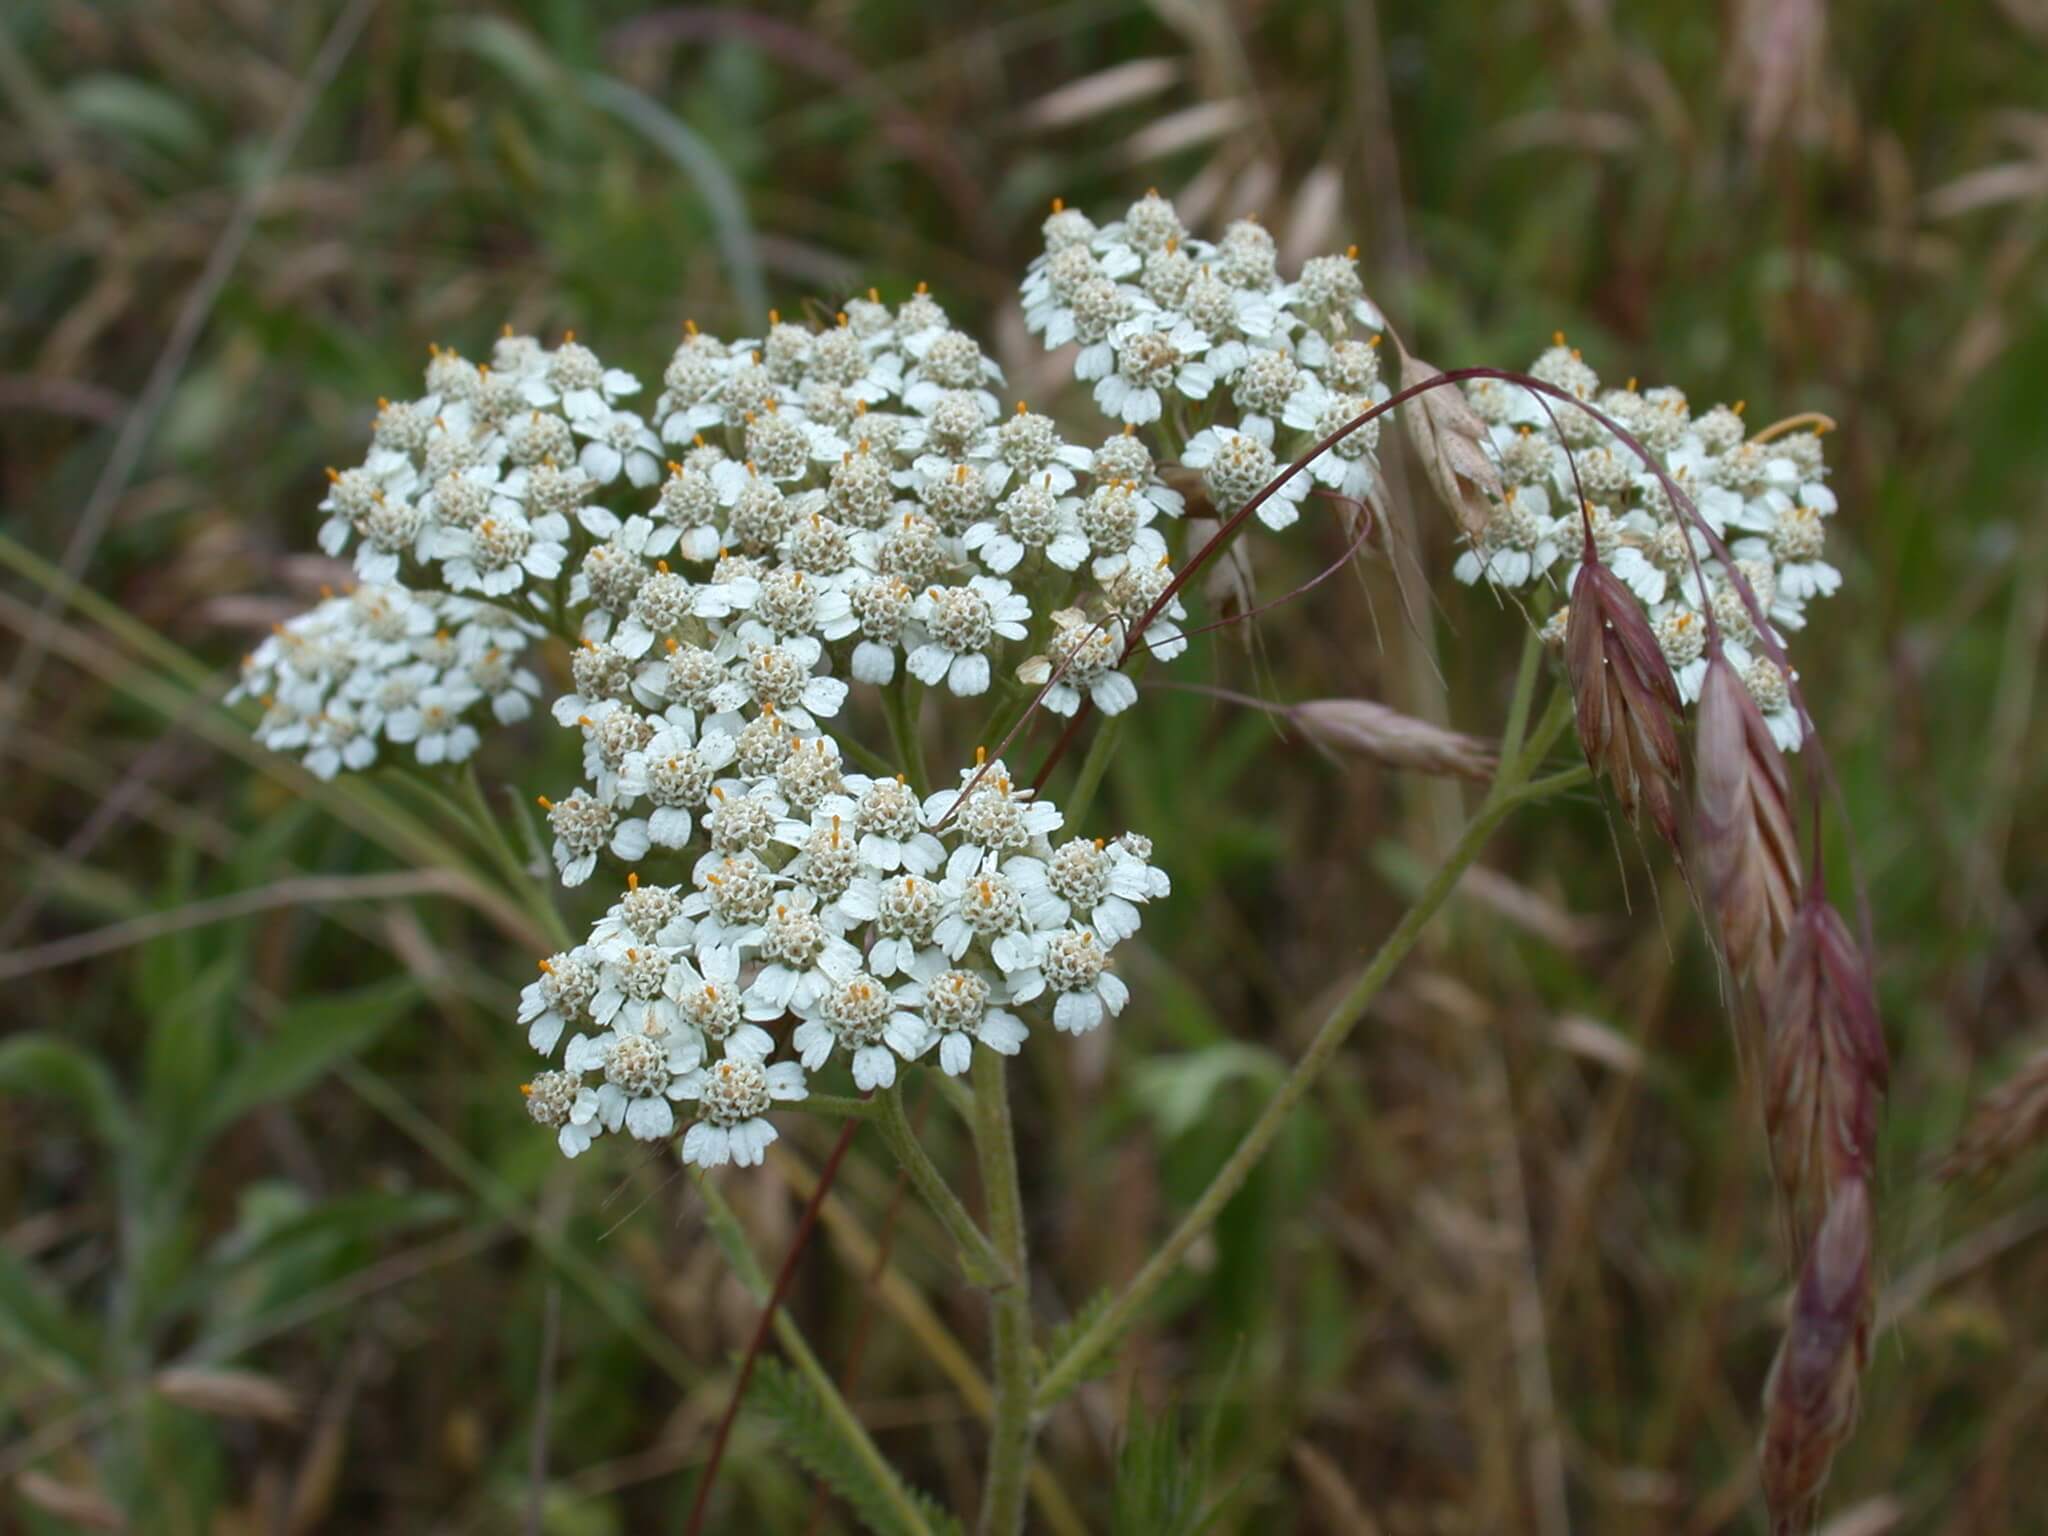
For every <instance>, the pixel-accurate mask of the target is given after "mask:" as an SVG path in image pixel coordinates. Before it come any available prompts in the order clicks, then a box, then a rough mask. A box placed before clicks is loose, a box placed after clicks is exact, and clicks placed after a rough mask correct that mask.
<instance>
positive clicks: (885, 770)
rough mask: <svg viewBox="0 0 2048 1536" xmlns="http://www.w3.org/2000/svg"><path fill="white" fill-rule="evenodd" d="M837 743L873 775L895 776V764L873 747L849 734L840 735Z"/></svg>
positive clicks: (879, 776) (888, 777) (881, 776)
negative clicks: (865, 744)
mask: <svg viewBox="0 0 2048 1536" xmlns="http://www.w3.org/2000/svg"><path fill="white" fill-rule="evenodd" d="M839 745H840V746H841V747H843V748H844V749H845V751H846V755H847V756H848V757H850V758H852V759H853V760H854V761H855V762H856V763H859V764H860V765H861V767H862V768H864V769H865V770H866V771H867V772H868V773H869V774H870V775H872V776H873V777H875V778H881V779H892V778H894V777H895V776H896V765H895V764H894V763H892V762H890V761H889V759H887V758H886V757H884V756H882V754H881V753H879V752H877V751H876V750H875V749H874V748H873V747H870V746H864V745H863V744H862V743H860V742H858V741H855V740H854V739H853V737H852V735H851V734H847V735H843V736H841V737H840V738H839Z"/></svg>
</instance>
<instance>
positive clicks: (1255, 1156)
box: [998, 691, 1591, 1410]
mask: <svg viewBox="0 0 2048 1536" xmlns="http://www.w3.org/2000/svg"><path fill="white" fill-rule="evenodd" d="M1570 719H1571V700H1570V697H1569V695H1568V694H1566V693H1564V692H1562V691H1560V692H1558V693H1557V694H1556V695H1555V696H1554V697H1553V698H1552V699H1551V701H1550V705H1549V707H1548V708H1546V709H1545V711H1544V713H1543V717H1542V719H1541V721H1540V722H1539V723H1538V724H1537V726H1536V727H1535V729H1534V730H1533V731H1532V732H1531V733H1530V736H1529V740H1528V742H1527V744H1526V745H1525V746H1524V747H1523V749H1522V751H1521V752H1519V753H1504V754H1503V755H1502V759H1501V768H1500V772H1499V774H1498V775H1497V776H1496V778H1495V780H1494V784H1493V788H1492V790H1491V791H1490V792H1489V793H1488V795H1487V797H1486V800H1485V801H1484V803H1482V804H1481V806H1480V807H1479V809H1478V810H1477V811H1476V812H1474V813H1473V815H1472V818H1471V819H1470V820H1469V821H1467V822H1466V824H1465V828H1464V831H1463V832H1462V833H1460V834H1459V837H1458V840H1457V842H1456V844H1454V845H1453V847H1452V848H1451V851H1450V853H1449V854H1448V855H1447V856H1446V857H1445V859H1444V861H1443V863H1442V864H1441V865H1440V866H1438V868H1437V870H1436V873H1435V874H1433V875H1432V876H1430V880H1429V884H1428V885H1426V886H1424V887H1423V890H1422V894H1421V895H1420V896H1418V897H1417V898H1416V901H1415V904H1414V905H1413V906H1412V907H1410V908H1409V909H1408V911H1407V912H1406V913H1405V914H1404V915H1403V916H1402V918H1401V921H1400V922H1399V923H1397V924H1396V925H1395V927H1394V930H1393V932H1391V933H1389V934H1388V935H1387V937H1386V938H1385V940H1383V941H1382V942H1381V944H1380V947H1379V951H1378V953H1377V954H1375V955H1374V956H1373V957H1372V960H1371V962H1370V963H1369V964H1368V965H1367V966H1366V968H1365V970H1364V971H1363V972H1362V973H1361V974H1360V976H1359V978H1358V980H1357V981H1356V982H1354V983H1353V984H1352V987H1351V989H1350V991H1348V992H1346V993H1345V994H1344V996H1343V998H1342V999H1340V1000H1339V1001H1338V1003H1337V1004H1336V1006H1335V1007H1334V1008H1332V1009H1331V1010H1330V1013H1329V1015H1328V1017H1327V1018H1325V1019H1324V1020H1323V1023H1322V1026H1321V1027H1320V1028H1319V1029H1317V1031H1316V1034H1315V1038H1314V1039H1313V1040H1311V1041H1310V1042H1309V1046H1308V1049H1307V1050H1306V1051H1305V1052H1303V1054H1302V1057H1301V1060H1300V1061H1299V1062H1297V1063H1296V1064H1295V1067H1294V1070H1293V1071H1292V1072H1291V1073H1289V1074H1288V1077H1287V1081H1286V1082H1285V1083H1283V1084H1281V1086H1280V1088H1279V1090H1278V1091H1277V1092H1276V1093H1275V1094H1274V1095H1273V1097H1272V1098H1271V1099H1269V1100H1268V1101H1267V1102H1266V1107H1265V1108H1264V1109H1262V1110H1261V1111H1260V1112H1259V1118H1258V1119H1257V1120H1256V1121H1254V1122H1253V1123H1252V1126H1251V1128H1250V1129H1249V1130H1248V1131H1246V1132H1245V1134H1244V1138H1243V1140H1241V1141H1240V1142H1239V1143H1238V1144H1237V1148H1236V1150H1235V1151H1233V1152H1232V1153H1231V1154H1230V1157H1229V1159H1228V1160H1227V1161H1226V1162H1225V1163H1224V1164H1223V1166H1222V1167H1221V1168H1219V1169H1218V1170H1217V1171H1216V1175H1215V1177H1214V1178H1212V1179H1211V1180H1210V1181H1209V1186H1208V1188H1206V1189H1204V1190H1203V1191H1202V1193H1201V1195H1200V1197H1199V1198H1198V1199H1197V1200H1196V1201H1195V1203H1194V1205H1193V1206H1191V1207H1190V1208H1189V1210H1188V1213H1187V1214H1186V1215H1185V1216H1183V1217H1182V1218H1181V1220H1180V1224H1179V1225H1178V1226H1177V1227H1175V1228H1174V1230H1173V1234H1172V1235H1171V1236H1170V1237H1168V1238H1167V1240H1166V1242H1165V1243H1164V1244H1163V1245H1162V1246H1161V1247H1160V1249H1159V1250H1158V1252H1156V1253H1154V1254H1153V1255H1152V1257H1151V1258H1150V1259H1148V1260H1146V1262H1145V1265H1144V1267H1143V1268H1142V1269H1140V1270H1139V1271H1138V1273H1137V1274H1136V1275H1135V1276H1134V1277H1133V1278H1132V1280H1131V1283H1130V1284H1129V1285H1128V1286H1126V1287H1125V1289H1124V1292H1123V1294H1122V1295H1120V1296H1119V1297H1117V1299H1116V1300H1115V1302H1114V1303H1112V1304H1111V1306H1110V1307H1109V1309H1108V1310H1107V1311H1106V1312H1104V1313H1103V1314H1102V1316H1101V1317H1099V1318H1098V1319H1097V1320H1096V1321H1095V1323H1094V1324H1093V1325H1092V1326H1090V1327H1089V1328H1087V1329H1086V1330H1084V1331H1083V1332H1082V1333H1081V1335H1080V1336H1079V1337H1078V1338H1076V1339H1075V1340H1074V1342H1073V1343H1072V1344H1071V1345H1069V1346H1068V1347H1067V1350H1066V1352H1065V1353H1064V1354H1063V1355H1061V1356H1060V1358H1059V1359H1057V1360H1055V1361H1053V1362H1052V1364H1051V1365H1050V1366H1048V1367H1047V1369H1046V1371H1045V1374H1044V1375H1043V1376H1041V1377H1040V1378H1039V1382H1038V1389H1037V1393H1036V1397H1035V1402H1036V1404H1037V1406H1038V1407H1039V1408H1040V1409H1041V1410H1044V1409H1047V1408H1050V1407H1051V1406H1052V1405H1053V1404H1055V1403H1057V1402H1058V1401H1059V1400H1060V1399H1061V1398H1062V1397H1064V1396H1066V1395H1067V1393H1069V1392H1071V1391H1072V1390H1073V1389H1074V1387H1075V1386H1076V1385H1078V1384H1079V1383H1080V1382H1081V1380H1082V1379H1083V1377H1084V1376H1085V1375H1086V1374H1087V1371H1088V1368H1089V1367H1090V1366H1091V1365H1093V1364H1094V1362H1095V1361H1096V1359H1097V1358H1099V1357H1100V1356H1101V1354H1102V1353H1103V1351H1105V1350H1107V1349H1108V1348H1109V1347H1110V1346H1111V1345H1113V1344H1114V1343H1115V1342H1116V1340H1117V1338H1118V1337H1119V1336H1120V1335H1121V1334H1122V1333H1123V1331H1124V1330H1125V1329H1126V1328H1128V1327H1129V1326H1130V1325H1131V1322H1132V1321H1133V1319H1134V1318H1135V1317H1136V1316H1137V1313H1138V1311H1139V1309H1140V1308H1141V1307H1143V1306H1144V1305H1145V1303H1146V1302H1148V1301H1149V1300H1151V1298H1152V1297H1153V1295H1154V1294H1155V1293H1156V1292H1157V1291H1158V1290H1159V1288H1160V1287H1161V1286H1162V1285H1164V1284H1165V1283H1166V1280H1167V1279H1168V1277H1169V1276H1171V1275H1172V1274H1173V1272H1174V1271H1175V1270H1176V1269H1178V1268H1179V1267H1180V1262H1181V1260H1182V1259H1183V1258H1185V1257H1186V1256H1187V1252H1188V1250H1189V1249H1190V1248H1192V1247H1193V1246H1194V1245H1195V1242H1196V1241H1197V1239H1199V1238H1200V1237H1201V1236H1202V1234H1203V1233H1204V1232H1206V1231H1207V1230H1208V1229H1209V1227H1210V1225H1211V1223H1213V1222H1214V1221H1215V1220H1216V1218H1217V1216H1218V1215H1220V1214H1221V1213H1222V1210H1223V1207H1224V1206H1225V1205H1227V1204H1228V1203H1229V1202H1230V1198H1231V1196H1233V1195H1235V1194H1236V1193H1237V1192H1238V1190H1239V1189H1241V1188H1242V1187H1243V1186H1244V1182H1245V1180H1246V1179H1247V1178H1249V1177H1250V1176H1251V1172H1252V1170H1253V1169H1254V1168H1256V1167H1257V1166H1258V1164H1259V1161H1260V1159H1261V1158H1263V1157H1264V1156H1265V1155H1266V1152H1267V1150H1268V1149H1269V1148H1270V1147H1271V1146H1272V1144H1273V1141H1274V1139H1275V1138H1276V1137H1277V1136H1278V1135H1279V1134H1280V1129H1281V1127H1282V1126H1283V1125H1285V1124H1286V1122H1287V1118H1288V1116H1289V1115H1290V1114H1291V1113H1292V1112H1293V1110H1294V1107H1295V1106H1296V1105H1297V1104H1299V1103H1300V1102H1301V1101H1302V1099H1303V1098H1304V1097H1306V1095H1307V1094H1308V1091H1309V1089H1310V1088H1312V1087H1313V1086H1314V1085H1315V1082H1316V1079H1317V1078H1318V1077H1320V1076H1321V1075H1322V1072H1323V1069H1324V1068H1325V1067H1327V1066H1328V1065H1329V1064H1330V1061H1331V1059H1332V1058H1333V1057H1334V1056H1335V1055H1336V1053H1337V1050H1338V1047H1340V1046H1341V1045H1343V1043H1344V1041H1345V1040H1346V1039H1347V1038H1348V1037H1349V1036H1350V1034H1351V1031H1352V1029H1353V1028H1354V1027H1355V1026H1356V1025H1357V1023H1358V1021H1359V1020H1360V1019H1362V1018H1363V1017H1364V1016H1365V1011H1366V1009H1367V1008H1369V1007H1370V1006H1371V1005H1372V1001H1373V999H1374V998H1375V997H1377V996H1378V995H1379V993H1380V989H1381V988H1382V987H1384V986H1385V985H1386V984H1387V981H1388V979H1389V978H1390V977H1392V975H1393V974H1394V971H1395V969H1396V968H1397V967H1398V966H1399V965H1400V963H1401V961H1402V960H1403V959H1405V958H1406V957H1407V954H1408V951H1409V950H1411V949H1412V948H1414V947H1415V941H1416V940H1417V939H1418V938H1420V937H1421V936H1422V931H1423V929H1424V928H1426V927H1427V926H1428V925H1429V921H1430V919H1431V918H1433V917H1434V916H1436V914H1437V911H1438V909H1440V908H1441V907H1442V906H1443V904H1444V902H1445V901H1447V900H1448V899H1449V897H1450V894H1451V892H1452V891H1453V890H1455V889H1456V888H1457V884H1458V880H1459V878H1460V877H1461V876H1462V875H1463V874H1464V873H1465V871H1466V869H1467V868H1468V867H1470V865H1471V864H1472V862H1473V861H1474V860H1475V859H1477V858H1478V857H1479V854H1480V852H1481V851H1482V850H1483V849H1484V848H1485V847H1486V844H1487V842H1488V840H1489V839H1490V838H1491V837H1492V836H1493V834H1494V832H1495V831H1496V830H1497V829H1498V828H1499V826H1500V824H1501V823H1502V822H1504V821H1505V820H1507V818H1508V817H1509V816H1510V815H1512V814H1513V813H1514V812H1515V811H1517V810H1519V809H1520V808H1521V807H1522V806H1524V805H1528V804H1530V803H1531V802H1533V801H1536V800H1540V799H1543V798H1545V797H1547V796H1549V795H1553V794H1556V793H1558V792H1559V791H1561V790H1565V789H1569V788H1572V787H1574V786H1575V785H1578V784H1583V783H1585V782H1586V781H1587V780H1588V779H1589V778H1590V777H1591V775H1590V771H1589V770H1588V769H1587V768H1586V767H1585V765H1584V764H1579V765H1577V766H1575V767H1572V768H1569V769H1565V770H1563V771H1562V772H1559V773H1554V774H1550V775H1548V776H1547V777H1544V778H1541V779H1536V780H1534V781H1533V782H1532V781H1531V779H1530V776H1529V775H1530V770H1531V769H1532V768H1534V767H1535V766H1536V765H1537V764H1539V763H1540V762H1542V760H1543V757H1544V755H1545V753H1547V752H1548V751H1549V749H1550V747H1551V745H1552V744H1553V743H1554V742H1555V741H1556V740H1557V738H1558V737H1559V735H1561V734H1562V733H1563V731H1564V729H1565V726H1566V724H1567V723H1568V722H1569V721H1570ZM998 1241H999V1242H1000V1239H998Z"/></svg>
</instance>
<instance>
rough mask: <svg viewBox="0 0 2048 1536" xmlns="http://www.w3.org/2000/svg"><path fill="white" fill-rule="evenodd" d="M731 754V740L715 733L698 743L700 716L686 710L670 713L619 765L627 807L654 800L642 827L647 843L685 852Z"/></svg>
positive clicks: (622, 799)
mask: <svg viewBox="0 0 2048 1536" xmlns="http://www.w3.org/2000/svg"><path fill="white" fill-rule="evenodd" d="M733 751H734V747H733V738H732V737H731V736H730V735H728V734H727V733H725V732H723V731H715V730H714V731H706V732H704V734H703V735H702V737H701V738H700V737H699V735H698V732H697V726H696V717H695V716H694V715H692V714H691V713H690V711H689V710H687V709H683V708H681V707H675V708H671V709H670V710H669V711H668V712H667V713H666V714H665V715H664V716H663V717H662V723H661V725H660V727H659V728H658V729H657V730H656V731H655V732H654V734H653V736H651V737H650V738H648V740H647V742H646V744H645V745H644V746H642V747H640V748H638V749H637V750H635V751H632V752H628V753H627V754H626V755H625V758H624V759H623V760H622V761H621V762H620V764H619V769H618V780H617V785H616V791H617V793H616V798H617V799H618V801H619V802H620V803H621V804H624V805H631V804H634V803H635V802H637V801H639V800H641V799H643V798H645V799H647V800H651V801H652V802H653V803H654V809H653V810H652V811H651V812H650V813H649V814H648V816H647V818H646V821H645V822H644V824H643V826H644V832H643V835H644V836H645V837H646V839H647V841H648V842H650V843H652V844H653V845H654V846H655V847H658V848H681V847H684V846H685V845H686V844H688V842H689V841H690V832H691V830H692V826H693V821H692V813H693V812H694V811H696V810H697V809H698V808H699V807H701V806H702V805H703V804H704V801H705V799H706V798H707V797H708V796H709V795H710V793H711V789H712V786H713V785H714V784H715V783H716V782H717V780H718V775H719V774H720V773H721V772H723V771H724V769H725V767H726V765H727V764H729V763H730V762H731V761H732V759H733ZM627 825H629V826H630V825H632V823H630V822H629V823H627Z"/></svg>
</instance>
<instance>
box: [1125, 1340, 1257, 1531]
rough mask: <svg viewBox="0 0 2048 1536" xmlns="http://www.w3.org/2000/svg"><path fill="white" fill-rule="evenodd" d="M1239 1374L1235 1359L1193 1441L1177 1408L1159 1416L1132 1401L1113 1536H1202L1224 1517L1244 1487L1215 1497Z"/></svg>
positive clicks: (1225, 1374)
mask: <svg viewBox="0 0 2048 1536" xmlns="http://www.w3.org/2000/svg"><path fill="white" fill-rule="evenodd" d="M1236 1374H1237V1367H1236V1357H1235V1356H1234V1355H1233V1357H1232V1361H1231V1365H1230V1367H1229V1368H1228V1369H1227V1370H1225V1372H1224V1373H1223V1380H1222V1381H1221V1382H1219V1383H1218V1384H1217V1389H1216V1392H1215V1395H1214V1396H1213V1398H1212V1399H1211V1401H1210V1405H1209V1411H1208V1412H1207V1413H1205V1414H1204V1415H1203V1416H1202V1422H1201V1424H1200V1425H1199V1426H1198V1427H1197V1428H1196V1430H1195V1433H1194V1435H1193V1436H1192V1437H1191V1438H1189V1437H1184V1436H1183V1435H1182V1432H1181V1414H1180V1410H1179V1407H1178V1406H1177V1405H1173V1406H1169V1407H1168V1408H1167V1409H1166V1410H1165V1412H1163V1413H1161V1414H1158V1415H1157V1416H1155V1415H1153V1414H1151V1413H1148V1412H1147V1411H1146V1409H1145V1405H1144V1404H1143V1403H1142V1402H1138V1401H1136V1400H1135V1399H1134V1400H1133V1401H1132V1404H1131V1412H1130V1417H1129V1419H1128V1420H1127V1421H1126V1423H1125V1425H1124V1443H1123V1445H1122V1446H1121V1447H1120V1448H1119V1450H1118V1451H1117V1458H1116V1492H1115V1496H1114V1501H1113V1503H1112V1506H1111V1508H1112V1513H1111V1518H1110V1526H1109V1528H1110V1531H1111V1533H1112V1536H1202V1533H1203V1532H1205V1531H1207V1530H1209V1529H1210V1528H1211V1527H1212V1526H1214V1525H1215V1524H1216V1522H1217V1520H1218V1519H1220V1518H1221V1517H1222V1514H1223V1511H1224V1509H1225V1507H1226V1506H1227V1505H1228V1504H1229V1502H1230V1499H1231V1497H1232V1495H1234V1494H1235V1493H1236V1492H1237V1491H1238V1488H1239V1487H1240V1486H1241V1483H1240V1484H1239V1485H1234V1486H1232V1487H1230V1488H1226V1489H1224V1490H1222V1491H1220V1492H1218V1493H1216V1494H1213V1495H1212V1494H1211V1493H1210V1491H1209V1488H1210V1484H1211V1483H1212V1482H1214V1481H1215V1478H1216V1442H1217V1440H1218V1438H1219V1436H1220V1434H1221V1431H1222V1428H1223V1408H1224V1404H1225V1402H1226V1401H1227V1400H1228V1398H1229V1391H1228V1384H1229V1382H1230V1380H1231V1379H1232V1378H1233V1377H1234V1376H1235V1375H1236Z"/></svg>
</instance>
